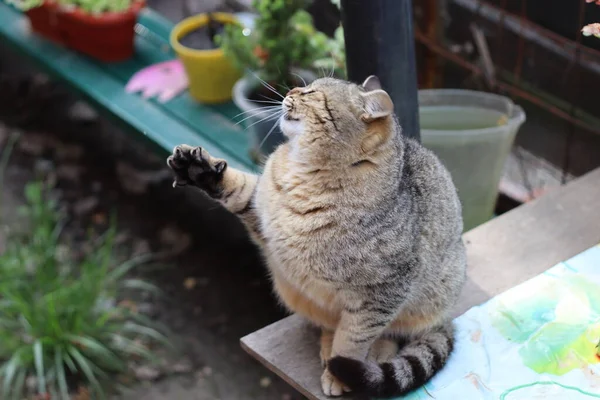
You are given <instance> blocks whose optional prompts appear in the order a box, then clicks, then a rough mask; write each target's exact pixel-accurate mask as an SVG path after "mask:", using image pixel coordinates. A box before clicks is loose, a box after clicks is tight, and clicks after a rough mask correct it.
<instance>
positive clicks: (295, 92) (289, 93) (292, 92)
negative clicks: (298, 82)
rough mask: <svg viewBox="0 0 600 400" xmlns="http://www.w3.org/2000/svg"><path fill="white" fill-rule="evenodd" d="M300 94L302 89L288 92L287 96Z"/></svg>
mask: <svg viewBox="0 0 600 400" xmlns="http://www.w3.org/2000/svg"><path fill="white" fill-rule="evenodd" d="M300 92H301V90H300V88H293V89H292V90H290V91H289V92H287V94H286V96H292V95H294V94H298V93H300Z"/></svg>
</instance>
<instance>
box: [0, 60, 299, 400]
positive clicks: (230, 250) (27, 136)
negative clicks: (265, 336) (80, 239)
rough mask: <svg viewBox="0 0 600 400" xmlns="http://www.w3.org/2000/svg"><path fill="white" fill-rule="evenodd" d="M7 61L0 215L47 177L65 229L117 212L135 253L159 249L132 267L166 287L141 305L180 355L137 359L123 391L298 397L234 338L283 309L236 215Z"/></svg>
mask: <svg viewBox="0 0 600 400" xmlns="http://www.w3.org/2000/svg"><path fill="white" fill-rule="evenodd" d="M0 54H2V55H3V57H2V59H3V61H6V60H7V58H6V57H7V56H6V55H7V54H8V57H12V55H11V54H10V53H6V52H3V51H2V49H0ZM13 61H14V62H13V63H12V66H9V65H7V63H3V62H0V145H1V147H2V148H4V146H5V145H6V143H7V140H8V138H9V137H10V136H11V135H13V134H15V133H18V134H19V136H20V138H19V142H18V144H17V146H16V148H15V151H14V153H13V155H12V157H11V160H10V163H9V165H8V168H7V170H6V171H5V183H4V189H3V191H2V198H3V208H4V213H5V215H7V216H8V222H10V219H11V218H10V216H12V215H14V214H15V209H16V207H17V206H18V205H19V204H21V203H22V190H23V187H24V184H25V183H26V182H28V181H30V180H32V179H34V178H35V177H39V176H46V177H47V179H50V180H52V181H55V182H56V187H57V190H58V192H59V194H60V196H61V203H62V204H63V205H64V206H65V207H66V209H67V210H68V212H69V215H70V222H69V225H68V230H69V231H70V232H71V233H73V234H79V235H82V236H84V234H85V227H87V226H88V225H89V224H92V225H94V224H95V225H99V226H104V225H106V224H107V221H108V219H109V215H110V214H111V213H112V212H116V215H117V220H118V227H119V232H120V233H121V234H120V236H119V237H120V240H121V241H122V243H124V244H125V245H126V246H128V247H129V248H130V249H131V251H132V252H134V253H135V252H143V251H153V252H161V253H162V254H165V261H164V264H165V266H164V267H161V268H159V269H149V270H143V269H142V270H141V271H139V274H140V275H141V276H142V277H144V278H147V279H149V280H151V281H152V282H154V283H155V284H157V285H158V286H159V287H160V288H161V289H162V290H163V291H164V292H165V296H164V297H162V298H159V299H141V302H140V303H139V304H138V306H139V307H144V308H145V311H146V312H147V313H149V314H150V315H151V316H152V317H153V318H155V319H156V320H158V321H159V322H161V323H163V324H165V325H166V326H168V327H169V328H170V330H171V331H172V332H173V336H172V338H173V341H174V343H177V344H178V345H179V347H180V355H173V354H165V355H164V359H165V362H164V365H163V366H161V367H160V368H148V367H145V366H142V367H141V368H140V370H139V376H140V377H141V378H142V379H143V380H144V382H143V383H142V384H140V385H138V386H136V387H135V388H134V390H133V391H132V392H131V393H128V394H126V395H125V396H124V397H123V399H125V400H134V399H142V398H143V399H148V400H154V399H156V400H158V399H181V400H196V399H198V400H200V399H201V400H213V399H224V400H225V399H226V400H237V399H240V400H241V399H256V400H259V399H261V400H262V399H264V400H267V399H300V398H302V397H301V396H300V395H298V394H296V393H295V392H294V391H293V389H291V388H290V387H289V386H288V385H287V384H285V383H284V382H283V381H281V380H280V379H279V378H277V377H275V376H274V375H272V374H270V373H268V372H267V370H266V369H265V368H264V367H262V366H261V365H260V364H259V363H258V362H256V361H255V360H253V359H252V358H251V357H250V356H248V355H247V354H246V353H245V352H244V351H243V350H242V349H241V348H240V346H239V338H240V337H242V336H244V335H246V334H248V333H250V332H253V331H255V330H257V329H259V328H261V327H263V326H265V325H267V324H269V323H271V322H273V321H276V320H278V319H280V318H282V317H283V316H284V315H285V314H284V313H283V311H282V310H281V309H280V308H279V306H278V305H277V304H276V301H275V299H274V297H273V296H272V293H271V288H270V284H269V282H268V280H267V278H266V274H265V268H264V266H263V265H262V264H261V261H260V259H259V257H258V254H257V251H256V249H255V248H254V246H253V245H252V244H251V243H250V241H249V239H248V237H247V235H246V233H245V231H244V230H243V228H242V226H241V224H240V223H238V221H237V220H236V219H235V217H233V216H231V215H229V214H227V213H226V212H225V211H224V210H223V209H222V208H220V206H218V205H217V204H216V203H214V202H212V201H210V200H208V199H206V198H204V197H203V196H202V195H201V194H199V193H194V192H193V189H181V188H178V189H173V188H172V187H171V179H170V172H169V171H168V170H167V168H166V166H165V163H164V160H165V156H166V155H162V154H158V155H157V154H156V153H155V152H153V151H152V150H151V149H150V147H149V146H148V145H146V144H144V143H143V142H140V141H139V137H129V136H127V134H126V133H124V132H122V131H121V130H119V129H118V128H116V127H115V126H114V125H112V124H110V123H109V122H108V121H106V120H104V119H102V118H100V117H98V116H97V115H95V113H94V112H93V111H91V110H90V109H89V108H87V107H85V106H84V105H82V103H78V102H77V101H76V100H77V99H74V98H73V97H72V96H71V95H70V93H69V92H68V91H66V89H65V88H64V87H63V86H61V85H60V84H57V83H54V82H51V81H49V80H47V78H46V77H45V76H43V75H41V74H38V73H35V72H33V73H32V72H24V70H23V68H22V65H21V64H20V59H17V58H13ZM17 61H18V62H17ZM4 222H5V223H6V222H7V221H6V220H5V221H4Z"/></svg>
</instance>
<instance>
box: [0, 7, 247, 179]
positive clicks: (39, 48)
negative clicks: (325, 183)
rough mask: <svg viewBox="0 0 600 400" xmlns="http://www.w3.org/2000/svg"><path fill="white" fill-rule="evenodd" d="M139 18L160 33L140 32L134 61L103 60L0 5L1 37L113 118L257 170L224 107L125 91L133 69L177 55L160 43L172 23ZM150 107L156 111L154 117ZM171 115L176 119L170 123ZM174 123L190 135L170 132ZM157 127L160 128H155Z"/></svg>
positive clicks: (168, 143)
mask: <svg viewBox="0 0 600 400" xmlns="http://www.w3.org/2000/svg"><path fill="white" fill-rule="evenodd" d="M140 20H141V21H143V22H144V23H147V24H149V26H146V25H145V26H146V27H147V28H148V30H150V28H152V29H154V30H156V32H157V33H156V34H153V35H151V37H148V35H144V36H143V37H139V36H138V37H136V50H137V54H136V56H135V57H134V58H133V59H132V60H129V61H127V62H124V63H117V64H105V63H100V62H96V61H94V60H91V59H89V58H87V57H85V56H81V55H77V54H75V53H73V52H71V51H69V50H68V49H64V48H62V47H60V46H57V45H55V44H53V43H50V42H48V41H46V40H44V39H42V38H39V37H37V36H36V35H34V34H32V33H31V32H30V31H29V28H28V22H27V20H26V17H24V16H23V15H22V14H20V13H19V12H17V11H15V10H14V9H12V8H10V7H9V6H7V5H6V4H0V36H1V35H3V36H5V37H6V38H7V39H8V40H9V42H10V43H11V44H13V45H14V46H15V47H16V48H17V49H18V50H20V51H22V52H23V53H25V54H26V55H28V56H30V57H31V58H32V59H34V60H35V61H37V62H38V63H40V64H41V65H42V66H43V67H44V68H46V69H48V70H49V72H51V73H53V74H54V75H56V76H58V77H60V78H62V79H64V80H66V81H67V82H68V83H70V84H71V85H73V86H74V87H75V88H76V89H78V90H79V91H80V92H82V93H83V94H84V95H86V96H87V97H88V98H90V99H91V100H92V101H94V102H95V103H96V104H98V105H100V106H101V107H104V108H106V109H107V110H108V111H109V112H110V113H111V114H112V115H113V116H114V117H117V118H118V119H121V120H124V121H126V122H128V123H129V124H130V125H131V126H132V127H133V128H135V129H137V130H139V131H140V132H143V133H144V135H146V136H147V137H148V138H150V139H151V140H153V141H154V142H155V143H157V144H159V145H160V146H161V147H163V148H166V149H167V150H169V149H170V148H172V147H173V145H175V144H178V143H183V142H182V141H181V140H182V139H175V138H176V137H178V136H179V137H186V138H187V139H186V140H187V143H189V144H201V145H202V146H204V147H205V148H207V150H208V151H210V152H211V153H213V154H215V156H218V157H223V158H225V159H227V160H229V161H230V163H231V164H232V165H236V166H238V167H239V168H242V169H244V170H256V169H257V166H256V165H255V164H254V163H253V162H252V160H251V159H250V157H249V156H248V148H249V145H248V138H247V135H246V134H245V133H244V132H243V130H242V129H241V128H240V127H237V126H235V125H234V124H233V123H232V122H231V120H230V118H229V117H225V116H224V114H223V113H222V112H219V111H220V110H216V109H212V108H209V107H206V106H201V105H199V104H197V103H195V102H193V101H192V100H191V99H189V97H188V96H187V95H186V94H184V95H182V96H180V97H179V98H177V99H175V100H172V101H171V102H169V103H167V104H166V105H163V104H159V103H157V102H154V101H147V100H144V99H141V98H140V97H139V96H138V95H135V94H134V95H129V94H127V93H125V92H124V90H123V87H124V85H125V82H126V81H127V80H128V79H129V78H130V77H131V75H133V73H135V72H136V71H138V70H140V69H141V68H143V67H144V66H146V65H149V64H152V63H155V62H160V61H164V60H168V59H172V57H173V55H172V53H171V51H170V50H169V48H168V47H167V48H166V47H165V46H164V45H162V43H161V38H162V39H165V40H166V37H165V35H168V32H169V31H170V26H171V24H170V23H169V22H168V21H166V20H165V19H163V18H162V17H159V16H157V15H156V13H153V12H152V11H150V10H145V11H144V12H143V14H142V16H141V18H140ZM88 70H89V71H88ZM103 75H104V76H103ZM105 81H106V82H107V83H106V85H104V82H105ZM109 81H110V84H109V83H108V82H109ZM92 82H94V83H96V84H97V83H98V82H102V83H101V84H100V86H97V85H91V83H92ZM186 98H187V99H186ZM132 100H134V101H132ZM119 107H120V109H119ZM140 110H144V112H143V116H142V115H140V114H139V113H140ZM221 110H227V111H228V114H231V113H233V112H235V113H237V109H236V108H235V107H232V106H230V105H226V106H225V107H223V106H221ZM152 112H153V113H155V114H156V115H154V116H151V115H150V113H152ZM135 113H138V114H137V115H136V114H135ZM225 115H227V114H225ZM170 119H174V120H175V121H168V123H167V120H170ZM149 121H153V123H152V124H150V123H148V122H149ZM175 126H178V127H179V128H178V129H179V130H181V131H182V132H186V134H182V135H177V134H175V133H171V132H172V131H173V128H174V127H175ZM158 127H160V128H158ZM159 129H160V131H161V132H158V131H157V130H159ZM196 132H197V133H196ZM178 140H179V142H178ZM211 149H212V150H211Z"/></svg>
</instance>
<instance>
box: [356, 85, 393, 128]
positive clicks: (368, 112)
mask: <svg viewBox="0 0 600 400" xmlns="http://www.w3.org/2000/svg"><path fill="white" fill-rule="evenodd" d="M361 96H362V97H363V99H364V101H365V112H364V114H363V115H362V116H361V118H362V120H363V121H365V122H372V121H375V120H377V119H380V118H384V117H387V116H390V115H392V114H393V113H394V103H393V102H392V99H391V98H390V95H389V94H387V93H386V91H385V90H382V89H375V90H371V91H369V92H366V93H361Z"/></svg>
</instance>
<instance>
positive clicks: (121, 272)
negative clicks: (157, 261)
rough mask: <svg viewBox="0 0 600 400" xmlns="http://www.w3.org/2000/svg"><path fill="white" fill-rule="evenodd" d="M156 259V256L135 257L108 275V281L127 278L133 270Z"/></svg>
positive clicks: (143, 255)
mask: <svg viewBox="0 0 600 400" xmlns="http://www.w3.org/2000/svg"><path fill="white" fill-rule="evenodd" d="M155 257H156V256H155V255H154V254H142V255H140V256H137V257H134V258H132V259H130V260H128V261H125V262H124V263H122V264H121V265H119V266H118V267H117V268H115V269H113V270H112V271H111V272H110V273H109V274H108V281H117V280H118V279H120V278H122V277H123V276H125V274H127V273H128V272H129V271H131V270H132V269H133V268H135V267H137V266H139V265H142V264H145V263H147V262H149V261H151V260H152V259H154V258H155Z"/></svg>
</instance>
